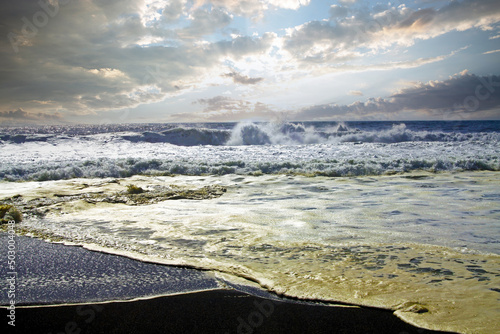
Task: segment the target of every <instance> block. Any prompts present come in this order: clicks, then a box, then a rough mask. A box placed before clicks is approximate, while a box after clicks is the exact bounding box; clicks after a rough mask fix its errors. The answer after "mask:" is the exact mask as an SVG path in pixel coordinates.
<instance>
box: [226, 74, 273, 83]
mask: <svg viewBox="0 0 500 334" xmlns="http://www.w3.org/2000/svg"><path fill="white" fill-rule="evenodd" d="M224 76H225V77H229V78H232V79H233V82H234V83H239V84H242V85H255V84H256V83H259V82H261V81H262V80H264V78H250V77H248V76H246V75H241V74H239V73H237V72H231V73H226V74H224Z"/></svg>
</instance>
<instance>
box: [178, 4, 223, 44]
mask: <svg viewBox="0 0 500 334" xmlns="http://www.w3.org/2000/svg"><path fill="white" fill-rule="evenodd" d="M189 19H191V24H190V25H189V26H188V27H187V28H185V29H182V30H180V31H179V32H178V34H179V36H180V37H181V38H189V39H193V38H197V37H199V36H204V35H211V34H212V33H214V32H215V31H217V30H218V29H221V28H224V27H225V26H227V25H229V24H230V23H231V22H232V20H233V17H232V15H231V14H230V13H228V12H227V11H226V10H224V9H222V8H218V7H215V8H210V9H205V8H198V9H196V10H195V11H194V12H193V13H192V14H191V15H190V16H189Z"/></svg>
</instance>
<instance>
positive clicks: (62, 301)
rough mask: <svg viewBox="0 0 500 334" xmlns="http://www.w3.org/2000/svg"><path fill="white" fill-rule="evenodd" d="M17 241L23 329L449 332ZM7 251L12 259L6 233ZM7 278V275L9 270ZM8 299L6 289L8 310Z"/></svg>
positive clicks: (194, 274)
mask: <svg viewBox="0 0 500 334" xmlns="http://www.w3.org/2000/svg"><path fill="white" fill-rule="evenodd" d="M16 242H17V246H18V250H17V259H16V260H17V261H16V271H17V272H18V282H17V296H18V299H17V300H16V302H17V303H18V305H17V306H18V307H17V308H16V328H15V329H16V330H15V331H16V332H32V333H35V332H39V333H40V332H45V333H49V332H50V333H59V332H65V333H77V332H78V333H397V334H403V333H441V332H436V331H427V330H423V329H420V328H416V327H414V326H411V325H409V324H407V323H405V322H403V321H402V320H400V319H399V318H397V317H396V316H395V315H393V314H392V312H391V311H387V310H381V309H375V308H360V307H349V306H338V305H333V306H332V305H325V304H312V303H304V302H297V301H292V300H284V299H280V298H279V297H277V296H275V295H272V294H269V293H267V292H265V291H260V292H259V291H256V290H252V289H247V288H242V287H241V288H242V289H241V290H245V291H240V289H238V286H237V285H231V286H232V287H236V288H237V290H234V289H231V288H221V286H222V285H221V283H220V281H219V280H218V279H217V278H215V277H214V276H213V275H211V274H210V273H209V272H202V271H198V270H194V269H188V268H177V267H170V266H162V265H156V264H150V263H144V262H140V261H135V260H132V259H128V258H125V257H120V256H115V255H109V254H103V253H99V252H92V251H88V250H86V249H84V248H82V247H75V246H64V245H62V244H50V243H46V242H43V241H41V240H38V239H33V238H28V237H16ZM0 248H1V251H2V253H3V254H5V253H6V252H4V251H5V250H6V235H5V234H1V235H0ZM4 248H5V249H4ZM0 273H1V275H2V277H5V276H6V274H7V272H6V269H5V267H4V266H2V268H1V269H0ZM2 290H5V288H4V287H2ZM6 296H7V293H6V291H2V296H1V299H0V301H1V304H2V305H5V304H6V303H7V297H6ZM113 300H114V301H113ZM116 300H120V301H116ZM21 304H23V305H25V306H20V305H21ZM42 304H46V305H44V306H40V305H42ZM47 304H48V305H47ZM55 304H59V305H55ZM68 304H72V305H68ZM27 305H31V306H27ZM5 311H6V310H5ZM5 311H4V312H5ZM10 329H12V328H10Z"/></svg>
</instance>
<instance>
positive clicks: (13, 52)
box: [0, 0, 500, 125]
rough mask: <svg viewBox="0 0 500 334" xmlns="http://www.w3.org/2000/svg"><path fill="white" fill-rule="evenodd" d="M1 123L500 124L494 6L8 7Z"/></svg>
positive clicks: (102, 0) (64, 0)
mask: <svg viewBox="0 0 500 334" xmlns="http://www.w3.org/2000/svg"><path fill="white" fill-rule="evenodd" d="M0 36H2V38H1V39H0V124H1V125H19V124H74V123H97V124H105V123H135V122H139V123H150V122H162V123H164V122H233V121H241V120H254V121H349V120H366V121H371V120H469V119H478V120H488V119H500V1H498V0H477V1H474V0H456V1H444V0H415V1H391V2H388V1H364V0H338V1H324V0H243V1H236V0H212V1H208V0H168V1H163V0H119V1H118V0H36V1H34V0H8V1H2V6H1V8H0Z"/></svg>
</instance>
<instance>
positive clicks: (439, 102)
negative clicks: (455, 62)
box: [291, 71, 500, 120]
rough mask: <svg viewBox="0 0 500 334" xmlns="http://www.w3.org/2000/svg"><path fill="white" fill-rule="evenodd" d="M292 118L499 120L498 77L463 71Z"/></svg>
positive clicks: (315, 108)
mask: <svg viewBox="0 0 500 334" xmlns="http://www.w3.org/2000/svg"><path fill="white" fill-rule="evenodd" d="M291 117H293V118H294V119H301V120H302V119H316V120H321V119H323V120H330V119H344V120H347V119H351V120H355V119H395V118H396V119H397V118H405V117H410V118H411V119H422V118H433V119H449V118H452V119H453V118H465V119H467V118H488V117H490V118H491V117H493V118H499V117H500V76H498V75H492V76H477V75H474V74H468V73H467V71H463V72H462V73H459V74H457V75H454V76H452V77H450V78H449V79H447V80H444V81H429V82H427V83H416V84H414V85H413V86H412V87H409V88H405V89H401V90H399V91H398V92H395V93H394V94H392V95H391V96H390V97H388V98H380V97H379V98H369V99H368V100H367V101H365V102H361V101H358V102H355V103H352V104H349V105H337V104H323V105H315V106H311V107H307V108H304V109H302V110H300V111H298V112H296V113H293V114H292V115H291Z"/></svg>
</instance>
